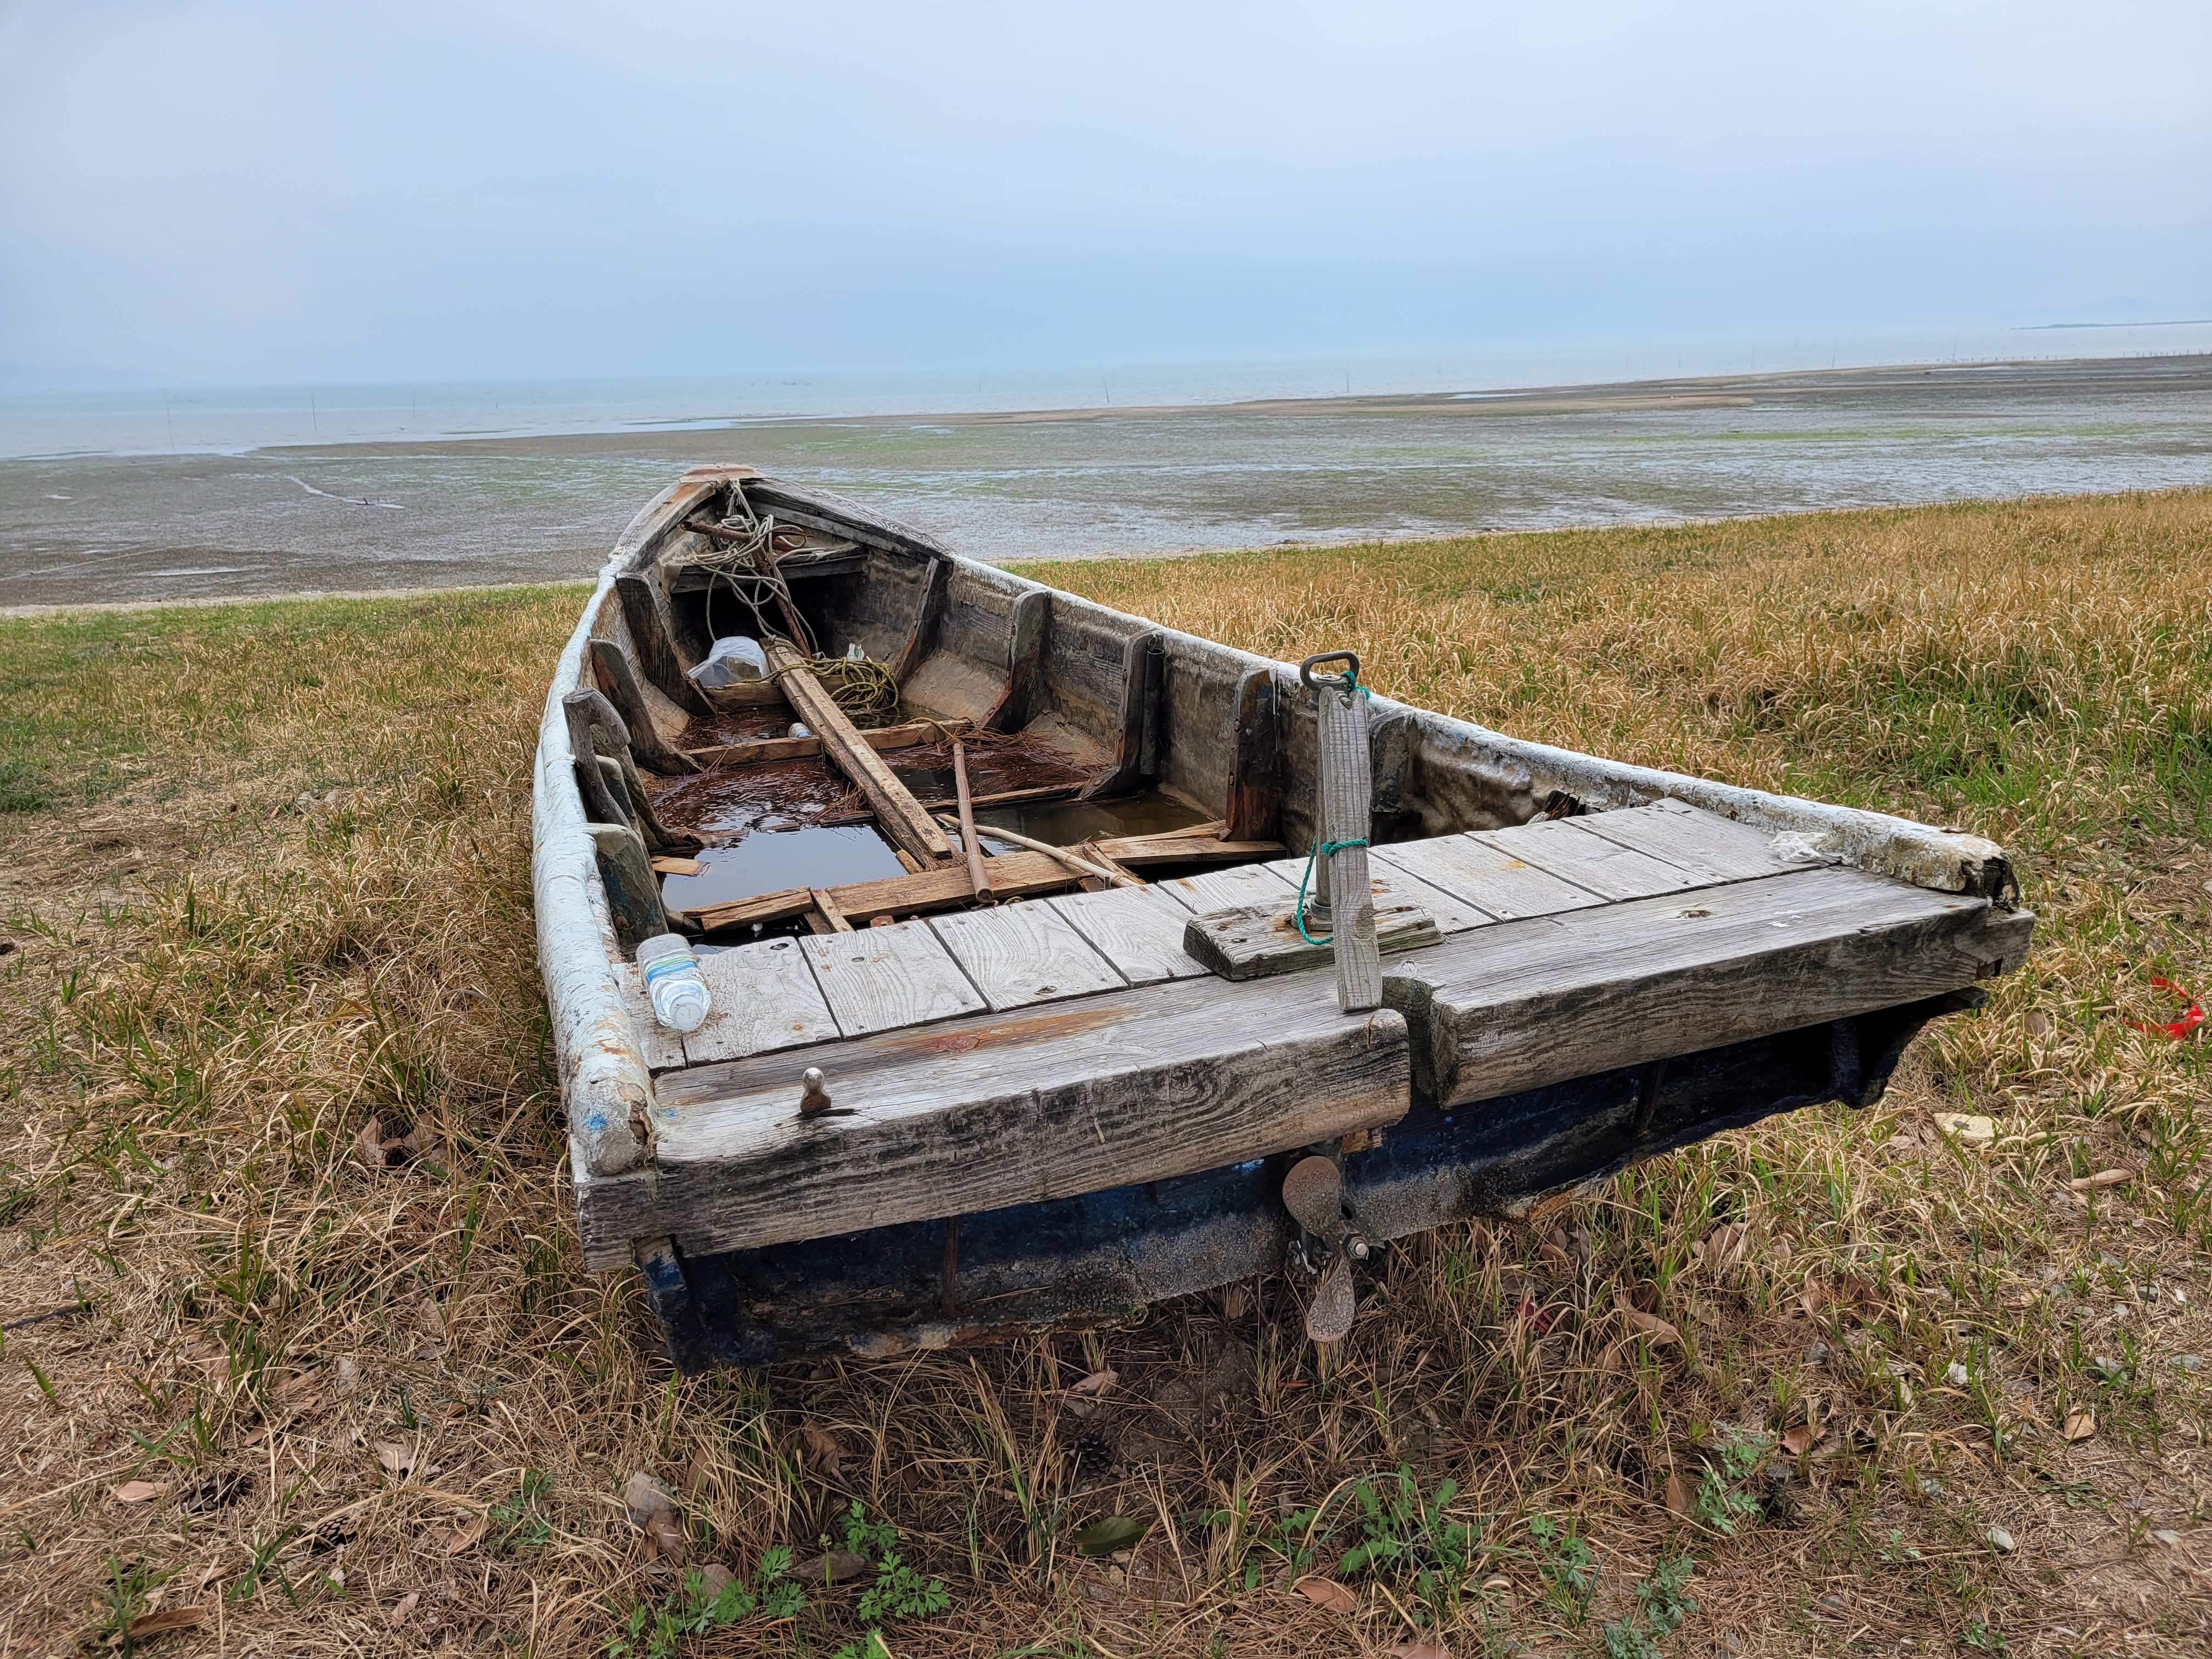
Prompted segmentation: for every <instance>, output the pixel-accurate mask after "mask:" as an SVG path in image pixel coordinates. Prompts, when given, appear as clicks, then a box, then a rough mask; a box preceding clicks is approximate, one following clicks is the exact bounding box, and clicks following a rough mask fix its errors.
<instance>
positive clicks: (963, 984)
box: [797, 870, 983, 1036]
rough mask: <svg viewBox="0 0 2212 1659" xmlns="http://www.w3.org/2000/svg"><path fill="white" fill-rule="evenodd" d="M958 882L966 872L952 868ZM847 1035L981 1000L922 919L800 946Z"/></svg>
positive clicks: (961, 1009)
mask: <svg viewBox="0 0 2212 1659" xmlns="http://www.w3.org/2000/svg"><path fill="white" fill-rule="evenodd" d="M947 873H948V874H951V875H957V877H959V878H960V879H961V880H963V882H964V881H965V880H966V879H967V876H968V872H966V871H964V870H959V871H950V872H947ZM797 943H798V945H799V949H800V950H802V951H805V953H806V962H807V965H808V966H809V967H811V968H812V969H814V977H815V980H816V981H817V983H818V984H820V986H821V987H822V995H823V1000H825V1001H827V1002H828V1003H829V1012H830V1013H831V1014H832V1015H834V1016H835V1017H836V1021H837V1024H838V1025H839V1027H840V1028H841V1029H842V1030H843V1031H844V1033H845V1035H846V1036H864V1035H866V1033H868V1032H870V1031H888V1030H892V1029H893V1028H894V1027H896V1026H900V1025H919V1024H921V1023H922V1022H923V1021H925V1020H932V1019H944V1018H947V1017H949V1016H951V1015H953V1014H966V1013H973V1012H975V1010H977V1009H979V1008H981V1006H983V999H982V998H981V996H979V995H978V994H976V991H975V987H974V986H973V985H971V984H969V982H968V975H965V974H963V973H962V972H961V971H960V964H959V963H957V962H955V961H953V959H952V958H951V957H950V956H949V955H947V954H946V952H945V946H944V945H941V944H940V943H939V942H938V938H937V935H936V934H934V933H931V932H930V931H929V924H928V923H927V922H926V921H897V922H893V923H892V924H891V925H890V926H889V927H860V928H855V929H854V931H853V932H851V933H823V934H819V935H817V936H816V937H814V938H811V939H799V941H797Z"/></svg>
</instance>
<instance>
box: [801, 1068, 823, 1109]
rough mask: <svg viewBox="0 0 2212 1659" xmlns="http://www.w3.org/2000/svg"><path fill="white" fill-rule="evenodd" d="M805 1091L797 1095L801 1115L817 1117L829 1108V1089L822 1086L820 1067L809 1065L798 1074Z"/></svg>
mask: <svg viewBox="0 0 2212 1659" xmlns="http://www.w3.org/2000/svg"><path fill="white" fill-rule="evenodd" d="M799 1083H800V1084H801V1085H803V1086H804V1090H805V1092H803V1093H802V1094H801V1095H800V1096H799V1116H801V1117H819V1116H820V1115H822V1114H823V1113H824V1112H826V1111H828V1110H829V1091H828V1090H827V1089H825V1088H823V1086H822V1068H821V1067H820V1066H808V1067H807V1068H806V1069H805V1071H803V1072H801V1073H799Z"/></svg>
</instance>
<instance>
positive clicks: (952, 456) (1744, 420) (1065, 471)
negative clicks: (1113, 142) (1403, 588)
mask: <svg viewBox="0 0 2212 1659" xmlns="http://www.w3.org/2000/svg"><path fill="white" fill-rule="evenodd" d="M1884 363H1906V364H1911V365H1913V366H1912V367H1911V368H1878V367H1875V368H1869V367H1868V366H1869V365H1880V364H1884ZM1545 388H1551V389H1552V390H1549V391H1547V390H1543V389H1545ZM706 459H718V460H746V461H751V462H754V463H756V464H757V465H762V466H763V467H764V468H767V469H769V470H771V471H775V472H777V473H778V474H780V475H781V476H785V477H791V478H793V479H794V480H798V481H801V482H805V483H814V484H817V485H819V486H821V487H823V488H826V489H832V490H836V491H837V492H840V493H842V494H845V495H851V496H854V497H855V498H857V499H860V500H863V501H867V502H868V503H869V504H870V505H872V506H874V507H878V509H880V510H882V511H885V512H888V513H891V514H892V515H893V516H895V517H897V518H901V519H903V520H907V521H908V522H909V523H912V524H915V525H916V526H920V527H921V528H923V529H926V530H928V531H930V532H933V533H935V534H937V535H938V536H939V538H941V539H943V540H945V542H946V543H947V544H950V545H951V546H953V547H954V548H955V549H957V550H961V551H963V552H967V553H969V554H972V555H974V556H980V557H985V558H993V559H1013V558H1024V557H1060V556H1080V555H1085V554H1104V555H1119V556H1131V555H1146V554H1158V553H1164V552H1172V551H1178V550H1187V549H1190V548H1195V547H1209V546H1227V545H1245V544H1258V543H1266V542H1274V541H1282V540H1292V539H1295V540H1349V539H1359V538H1377V537H1395V536H1406V535H1419V534H1442V533H1449V532H1459V531H1468V530H1480V529H1517V528H1538V527H1544V526H1557V525H1565V524H1602V523H1619V522H1624V521H1632V520H1651V519H1675V518H1696V517H1702V516H1712V515H1719V514H1733V513H1758V512H1770V511H1794V510H1806V509H1812V508H1819V507H1840V506H1856V505H1870V504H1881V503H1904V502H1916V501H1940V500H1947V499H1954V498H1957V497H1960V496H1969V495H2022V494H2042V493H2056V492H2065V491H2075V490H2099V489H2142V488H2160V487H2167V486H2172V485H2176V484H2212V324H2200V325H2164V326H2159V327H2145V328H2128V329H2118V328H2100V329H2079V330H2076V329H2063V330H2058V329H2054V330H2033V331H2031V330H2020V331H2006V332H2004V333H2002V334H1994V335H1988V334H1985V335H1966V334H1947V335H1923V336H1917V337H1887V338H1883V339H1867V338H1858V339H1853V340H1850V341H1844V340H1824V339H1815V338H1812V337H1800V338H1798V339H1796V340H1777V341H1768V342H1747V343H1738V344H1729V345H1712V344H1707V345H1703V346H1697V347H1687V346H1685V347H1666V348H1659V347H1629V348H1596V347H1593V348H1587V349H1580V350H1575V351H1524V352H1512V353H1492V354H1487V355H1485V356H1458V357H1450V356H1434V357H1427V358H1418V359H1393V360H1366V361H1357V362H1343V361H1337V362H1328V361H1325V360H1315V361H1310V362H1282V363H1244V364H1215V365H1170V366H1159V367H1152V368H1143V367H1139V368H1126V367H1125V368H1095V369H1092V368H1069V369H1059V370H1025V371H1020V372H1006V371H1000V372H994V373H984V374H966V375H962V374H951V373H945V372H933V373H927V374H924V373H915V374H871V375H860V374H842V375H813V376H796V375H784V376H762V377H757V378H752V379H742V378H732V379H699V380H635V381H598V382H540V383H516V384H512V385H469V386H432V385H424V386H404V385H389V386H315V387H290V388H267V389H258V390H257V389H246V390H234V391H223V392H211V391H206V390H193V389H190V388H173V389H170V390H167V391H155V392H134V393H129V394H123V393H104V394H96V395H94V394H83V395H69V396H63V395H43V396H36V397H31V396H17V397H0V605H20V604H55V603H71V602H86V601H100V600H112V599H173V598H191V597H207V596H216V595H222V594H247V593H257V592H288V591H299V590H307V589H328V588H378V587H390V586H449V585H459V584H467V583H477V582H488V581H501V580H539V579H551V578H562V577H574V576H582V575H586V574H590V572H592V570H593V569H595V568H597V566H598V565H599V562H601V560H602V559H603V558H604V556H605V550H606V548H607V546H608V544H610V543H611V541H612V539H613V538H614V536H615V534H616V533H617V532H618V531H619V530H620V528H621V526H623V523H625V522H626V521H627V520H629V517H630V516H631V514H632V513H634V512H635V510H636V508H637V507H639V506H641V504H642V503H643V502H644V501H647V500H648V499H649V498H650V497H651V496H652V495H653V494H654V493H656V492H657V491H658V490H659V489H660V488H661V487H662V486H663V485H664V484H665V483H666V482H667V481H668V480H669V478H670V477H671V476H672V475H673V473H674V472H676V471H679V470H680V469H681V468H682V467H684V466H685V465H692V464H694V463H696V462H697V461H700V460H706Z"/></svg>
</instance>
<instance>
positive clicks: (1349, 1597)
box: [1293, 1578, 1359, 1613]
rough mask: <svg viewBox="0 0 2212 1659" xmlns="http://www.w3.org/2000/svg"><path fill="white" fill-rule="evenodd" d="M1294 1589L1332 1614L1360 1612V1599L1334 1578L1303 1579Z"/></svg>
mask: <svg viewBox="0 0 2212 1659" xmlns="http://www.w3.org/2000/svg"><path fill="white" fill-rule="evenodd" d="M1293 1588H1295V1589H1297V1593H1298V1594H1299V1595H1303V1596H1304V1597H1305V1598H1306V1600H1307V1601H1310V1602H1312V1603H1313V1604H1314V1605H1315V1606H1316V1607H1324V1608H1326V1609H1328V1611H1329V1612H1331V1613H1357V1612H1358V1610H1359V1598H1358V1596H1356V1595H1353V1594H1352V1592H1351V1591H1350V1590H1348V1589H1346V1588H1345V1587H1344V1586H1343V1585H1341V1584H1340V1583H1337V1582H1336V1580H1334V1578H1301V1579H1299V1580H1298V1582H1297V1584H1296V1585H1295V1586H1294V1587H1293Z"/></svg>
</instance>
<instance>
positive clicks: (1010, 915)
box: [927, 904, 1122, 1013]
mask: <svg viewBox="0 0 2212 1659" xmlns="http://www.w3.org/2000/svg"><path fill="white" fill-rule="evenodd" d="M927 925H928V927H930V929H931V930H932V931H933V932H934V933H936V935H937V937H938V939H939V942H940V943H942V944H943V945H944V946H945V949H946V950H947V951H951V953H952V958H953V960H954V961H956V962H957V963H959V964H960V966H961V968H962V969H963V971H965V972H966V974H967V975H968V977H969V980H970V981H973V982H974V984H975V988H976V989H977V990H978V991H980V992H981V993H982V994H983V1000H984V1001H985V1002H986V1003H987V1004H988V1005H989V1006H990V1007H991V1008H992V1009H993V1010H994V1011H995V1012H1000V1013H1004V1012H1006V1010H1007V1009H1009V1008H1026V1007H1028V1006H1030V1004H1031V1003H1033V1002H1052V1001H1056V1000H1059V999H1060V998H1063V997H1079V996H1085V995H1087V994H1090V993H1091V992H1093V991H1117V990H1119V989H1121V983H1122V981H1121V975H1119V974H1117V973H1115V971H1114V965H1113V964H1112V963H1109V962H1108V961H1107V960H1106V958H1105V957H1103V956H1101V955H1099V954H1098V952H1097V951H1095V950H1093V949H1092V948H1091V944H1090V942H1089V941H1088V940H1086V939H1085V938H1084V937H1083V935H1082V934H1081V933H1078V932H1076V930H1075V929H1074V928H1073V927H1071V926H1069V925H1068V922H1067V921H1066V918H1065V917H1063V916H1060V915H1054V913H1053V911H1052V910H1051V909H1050V908H1048V906H1045V905H1042V904H1002V905H999V906H997V907H995V908H992V909H987V910H956V911H953V912H952V913H951V914H950V915H942V916H937V917H933V919H932V920H931V921H929V923H928V924H927Z"/></svg>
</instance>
